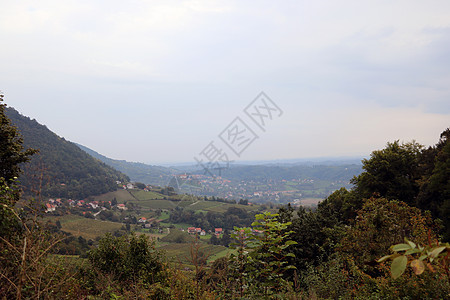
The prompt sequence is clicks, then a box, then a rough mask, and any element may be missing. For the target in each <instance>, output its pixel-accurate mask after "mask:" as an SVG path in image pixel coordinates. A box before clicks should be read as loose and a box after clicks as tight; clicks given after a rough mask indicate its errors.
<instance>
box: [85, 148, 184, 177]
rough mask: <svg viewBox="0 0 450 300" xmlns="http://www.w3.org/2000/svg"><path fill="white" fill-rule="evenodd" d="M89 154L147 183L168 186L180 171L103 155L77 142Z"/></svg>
mask: <svg viewBox="0 0 450 300" xmlns="http://www.w3.org/2000/svg"><path fill="white" fill-rule="evenodd" d="M76 145H77V146H78V147H80V148H81V149H82V150H84V151H86V153H88V154H89V155H91V156H93V157H95V158H97V159H98V160H100V161H102V162H104V163H105V164H107V165H108V166H111V167H113V168H114V169H116V170H119V171H120V172H123V173H124V174H127V175H128V176H129V177H130V179H131V180H132V181H137V182H142V183H145V184H151V185H159V186H166V185H167V183H168V182H169V180H170V178H171V177H172V176H171V175H172V174H175V173H179V171H178V170H175V169H172V168H166V167H162V166H152V165H147V164H143V163H136V162H128V161H125V160H116V159H111V158H109V157H106V156H103V155H101V154H99V153H97V152H95V151H94V150H92V149H89V148H88V147H85V146H83V145H79V144H76Z"/></svg>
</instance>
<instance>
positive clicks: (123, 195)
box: [95, 190, 136, 203]
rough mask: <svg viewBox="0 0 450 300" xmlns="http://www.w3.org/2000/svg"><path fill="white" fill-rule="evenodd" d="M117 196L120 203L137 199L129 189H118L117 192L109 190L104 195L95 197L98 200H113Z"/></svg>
mask: <svg viewBox="0 0 450 300" xmlns="http://www.w3.org/2000/svg"><path fill="white" fill-rule="evenodd" d="M114 198H116V200H117V202H118V203H124V202H126V201H131V200H136V199H135V198H134V197H133V195H131V194H130V193H129V192H128V191H127V190H117V191H115V192H109V193H106V194H103V195H99V196H96V197H95V200H97V201H111V200H112V199H114Z"/></svg>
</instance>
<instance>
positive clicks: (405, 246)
mask: <svg viewBox="0 0 450 300" xmlns="http://www.w3.org/2000/svg"><path fill="white" fill-rule="evenodd" d="M409 249H411V246H410V245H409V244H397V245H394V246H392V251H395V252H398V251H405V250H409Z"/></svg>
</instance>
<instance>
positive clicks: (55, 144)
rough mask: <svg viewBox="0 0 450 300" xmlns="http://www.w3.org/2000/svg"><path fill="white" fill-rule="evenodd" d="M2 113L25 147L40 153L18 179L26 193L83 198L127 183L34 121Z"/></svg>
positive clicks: (117, 174)
mask: <svg viewBox="0 0 450 300" xmlns="http://www.w3.org/2000/svg"><path fill="white" fill-rule="evenodd" d="M5 112H6V115H7V116H8V118H9V119H10V120H11V123H12V124H13V125H15V126H16V127H17V128H18V129H19V131H20V133H21V135H22V137H23V141H24V142H23V145H24V147H25V148H34V149H38V150H39V152H38V153H37V154H35V155H33V156H32V158H31V162H30V163H28V164H27V165H25V166H24V167H23V169H24V173H23V175H21V176H20V183H21V185H22V186H23V189H24V191H25V192H26V193H28V194H33V193H35V192H36V191H38V190H41V192H42V194H43V195H45V196H50V197H65V198H86V197H88V196H91V195H99V194H102V193H106V192H110V191H114V190H115V189H116V188H117V184H116V181H117V180H119V181H128V180H129V179H128V178H127V176H126V175H124V174H122V173H120V172H119V171H117V170H115V169H113V168H111V167H110V166H107V165H106V164H104V163H102V162H100V161H99V160H97V159H95V158H93V157H92V156H90V155H88V154H87V153H86V152H84V151H82V150H81V149H80V148H78V147H77V146H76V145H75V144H74V143H72V142H69V141H67V140H65V139H64V138H61V137H59V136H58V135H56V134H55V133H53V132H52V131H50V130H49V129H48V128H47V127H46V126H44V125H41V124H39V123H38V122H37V121H36V120H31V119H30V118H28V117H25V116H22V115H21V114H20V113H19V112H17V111H16V110H15V109H13V108H6V110H5ZM41 178H42V182H40V179H41Z"/></svg>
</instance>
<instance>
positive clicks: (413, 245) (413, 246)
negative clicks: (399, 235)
mask: <svg viewBox="0 0 450 300" xmlns="http://www.w3.org/2000/svg"><path fill="white" fill-rule="evenodd" d="M405 241H406V242H407V243H408V245H410V246H411V248H416V244H414V243H413V242H411V241H408V240H407V239H406V238H405Z"/></svg>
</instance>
